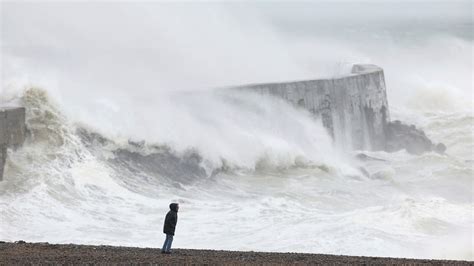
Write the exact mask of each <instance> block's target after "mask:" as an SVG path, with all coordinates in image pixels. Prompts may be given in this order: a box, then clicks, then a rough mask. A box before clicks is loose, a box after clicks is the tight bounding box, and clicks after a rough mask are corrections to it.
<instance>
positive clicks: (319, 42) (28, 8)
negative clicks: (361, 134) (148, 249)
mask: <svg viewBox="0 0 474 266" xmlns="http://www.w3.org/2000/svg"><path fill="white" fill-rule="evenodd" d="M202 5H204V4H201V5H196V6H194V7H187V6H186V8H184V7H185V6H182V5H178V6H173V5H171V4H167V5H164V6H160V5H158V4H156V5H155V4H153V5H150V6H147V5H144V6H143V5H131V6H127V5H126V4H120V5H107V4H98V5H95V4H84V5H68V4H62V5H57V6H55V5H54V4H38V5H33V4H19V5H17V4H13V3H7V4H2V8H3V10H2V22H3V29H5V32H4V34H3V35H2V39H1V41H2V46H3V47H2V48H3V49H2V63H3V64H2V67H3V69H2V73H3V76H2V87H1V89H2V91H0V100H1V101H2V102H10V103H11V102H17V103H20V104H23V105H25V106H26V107H27V110H28V113H27V117H28V121H27V122H28V126H29V128H30V130H31V132H32V135H31V136H30V138H29V139H28V141H27V142H26V143H25V145H24V146H23V147H22V148H21V149H19V150H17V151H9V155H8V160H7V168H6V173H5V180H4V181H3V182H1V183H0V216H1V217H2V219H1V220H0V240H8V241H13V240H18V239H23V240H27V241H49V242H55V243H69V242H73V243H89V244H117V245H132V246H152V247H159V246H160V245H161V243H162V242H161V241H162V240H163V239H162V234H161V227H162V222H163V216H164V214H165V213H166V211H167V206H168V203H169V202H170V201H178V202H180V203H181V208H180V214H179V215H180V217H179V223H178V231H177V236H176V238H175V242H174V246H176V247H183V248H184V247H186V248H210V249H231V250H261V251H295V252H315V253H333V254H350V255H374V256H397V257H419V258H452V259H471V260H472V259H473V253H472V250H473V247H472V239H473V219H472V209H473V207H474V206H473V201H472V195H473V189H474V188H473V164H472V162H473V159H474V158H473V153H472V151H473V149H474V146H473V126H474V116H473V113H472V103H473V102H472V98H471V97H472V83H471V82H472V80H471V77H472V73H473V72H472V54H471V49H472V47H473V42H472V36H471V35H469V32H470V31H469V29H472V21H471V22H468V24H467V29H468V31H466V32H467V33H466V32H465V31H463V29H464V30H466V29H465V27H466V24H465V23H464V20H463V19H465V16H463V15H462V14H464V13H463V12H464V11H463V10H464V9H465V8H461V9H462V10H461V9H459V7H458V6H461V7H463V5H462V3H461V4H459V3H457V4H453V6H452V8H453V10H454V11H452V10H451V11H450V12H444V11H445V10H446V9H442V10H443V12H441V13H440V12H438V11H439V10H438V11H436V12H435V11H433V10H431V11H430V10H429V8H427V9H422V10H423V12H422V13H421V14H422V15H423V16H424V17H425V18H426V19H428V20H429V22H430V23H428V24H423V23H421V22H420V23H421V24H417V23H414V22H413V20H411V17H410V16H411V15H410V14H411V13H410V12H408V13H407V12H402V13H403V16H402V18H401V19H399V21H398V22H400V23H392V22H393V20H394V21H395V22H397V19H396V18H394V17H393V16H391V15H390V16H389V18H390V19H387V20H386V21H385V20H383V22H380V23H373V24H371V23H368V24H364V25H362V24H357V23H359V22H358V21H361V18H360V17H359V16H360V15H357V14H355V13H354V14H352V13H350V12H349V14H352V15H350V16H349V15H348V17H347V18H346V19H347V20H348V21H349V22H350V23H348V24H344V23H342V22H341V23H342V24H341V23H339V22H338V23H339V24H338V23H336V22H337V21H338V20H337V18H339V19H340V18H341V17H340V15H338V14H339V13H338V12H336V11H337V10H338V8H341V7H340V6H339V7H338V8H333V9H331V8H329V11H327V12H328V13H331V12H333V13H331V14H332V15H327V16H324V14H321V16H314V12H316V13H317V12H321V11H315V10H319V9H318V8H317V6H316V8H315V7H314V6H312V5H309V6H303V8H304V9H306V10H311V12H310V14H312V15H311V16H305V15H304V14H302V15H298V16H296V17H295V16H290V18H288V17H286V16H287V15H288V14H290V15H291V12H289V11H285V12H283V11H282V10H287V9H285V6H284V5H283V6H279V5H274V6H272V8H270V9H268V10H270V11H267V12H270V13H265V12H263V13H262V10H267V9H266V8H265V6H264V8H262V7H261V6H260V7H259V6H258V5H257V6H256V7H251V8H249V7H247V6H242V5H234V6H232V7H231V8H229V7H228V6H221V5H217V6H215V5H211V6H207V8H203V7H204V6H202ZM469 5H470V3H468V5H467V6H468V7H469ZM430 6H431V5H430ZM125 7H127V8H128V7H129V9H127V12H122V11H123V10H124V9H123V8H125ZM369 7H371V6H369ZM371 8H372V7H371ZM378 8H380V9H381V11H383V12H381V13H377V14H385V13H387V10H390V12H389V13H390V14H392V13H393V12H392V11H393V8H386V7H383V6H381V7H378ZM397 8H398V7H397ZM369 9H370V8H369ZM375 9H377V8H375ZM52 10H57V11H58V12H53V11H52ZM91 10H92V11H94V12H89V11H91ZM180 10H181V11H180ZM331 10H332V11H331ZM335 10H336V11H335ZM59 11H61V12H59ZM86 11H87V16H84V12H86ZM313 11H314V12H313ZM405 11H406V10H405ZM46 12H47V13H46ZM334 12H335V13H334ZM384 12H385V13H384ZM430 12H431V13H430ZM458 13H462V14H461V15H459V14H458ZM19 14H22V15H21V16H19ZM46 14H48V15H46ZM150 14H154V16H151V15H150ZM371 14H372V13H362V15H367V17H366V19H367V20H371V19H375V20H377V18H376V16H375V17H373V16H372V15H371ZM443 14H447V15H443ZM453 14H454V15H453ZM104 15H105V16H106V17H107V18H108V20H107V21H106V22H103V21H104V20H103V16H104ZM333 15H334V17H335V18H334V19H333V18H332V17H333ZM124 16H125V17H124ZM351 16H352V17H351ZM439 16H441V17H439ZM443 16H444V17H443ZM20 17H21V18H22V19H21V20H19V19H18V18H20ZM84 17H87V18H88V20H87V21H84V19H83V18H84ZM314 17H320V18H324V19H321V21H316V22H315V21H314V20H312V19H314ZM243 18H245V19H243ZM288 19H289V20H288ZM456 19H459V20H460V21H457V20H456ZM362 20H363V19H362ZM268 21H270V23H267V22H268ZM99 22H100V23H99ZM102 22H103V23H102ZM196 23H197V24H196ZM282 23H283V25H282ZM292 23H295V24H292ZM354 23H355V24H354ZM446 23H451V24H446ZM469 23H470V24H469ZM352 24H354V25H357V27H355V28H354V26H351V25H352ZM408 24H409V25H410V27H408V29H407V28H406V27H405V26H406V25H408ZM51 25H63V26H62V28H61V27H56V26H55V27H51ZM304 25H307V26H308V27H307V28H304ZM325 25H333V26H334V27H336V28H337V29H338V31H337V32H335V30H333V31H329V32H328V31H326V30H325ZM377 25H379V26H380V25H381V26H380V27H381V29H380V28H377V27H375V26H377ZM403 25H405V26H403ZM443 25H454V26H456V27H454V26H453V27H451V29H450V31H446V30H445V29H444V28H443V27H444V26H443ZM469 25H470V26H469ZM198 26H199V27H198ZM374 27H375V28H374ZM469 27H471V28H469ZM19 28H21V29H23V30H21V31H19V30H18V29H19ZM308 28H309V29H308ZM137 29H140V30H137ZM197 29H199V30H197ZM302 29H304V30H302ZM458 29H459V32H458V31H456V30H458ZM463 34H464V35H463ZM466 34H467V35H466ZM216 36H218V38H216ZM466 36H467V37H466ZM31 44H34V45H31ZM361 62H362V63H375V64H378V65H380V66H382V67H383V68H384V69H385V74H386V77H387V89H388V94H389V103H390V110H391V116H392V119H401V120H403V121H406V122H409V123H414V124H416V125H417V126H419V127H421V128H422V129H424V130H425V131H426V133H427V135H428V136H429V137H430V138H431V139H433V141H434V142H444V143H445V144H446V145H447V147H448V150H447V155H446V156H444V155H438V154H434V153H428V154H424V155H421V156H414V155H409V154H407V153H406V152H404V151H400V152H397V153H385V152H366V153H367V154H368V155H370V156H372V157H376V158H380V159H383V160H384V161H367V162H357V161H354V160H353V159H351V158H350V156H349V155H348V154H349V153H347V152H345V153H344V152H341V151H338V150H335V149H334V148H333V145H332V141H331V140H330V138H329V136H328V135H327V134H326V132H325V130H324V129H323V128H322V126H321V123H320V121H318V120H313V119H312V118H311V117H310V114H309V113H307V112H306V111H304V110H296V109H294V108H293V107H292V106H290V105H288V104H286V103H284V102H283V101H280V100H277V99H265V98H262V97H260V96H258V95H254V94H252V93H237V92H230V91H226V90H209V87H219V86H224V85H234V84H235V85H239V84H242V83H248V82H267V81H281V80H293V79H309V78H314V77H316V76H318V75H319V76H327V75H338V74H342V73H345V72H347V66H350V65H351V64H352V63H361ZM32 84H34V85H35V86H32ZM36 86H39V87H42V89H38V88H37V87H36ZM25 88H28V90H26V92H25V91H24V89H25ZM129 140H131V141H130V142H129ZM143 140H144V141H145V142H144V143H142V142H141V141H143ZM361 166H362V167H364V168H365V169H366V170H367V172H368V174H369V175H368V176H366V175H364V174H363V173H361V172H360V171H359V170H358V169H359V167H361ZM189 176H192V178H189Z"/></svg>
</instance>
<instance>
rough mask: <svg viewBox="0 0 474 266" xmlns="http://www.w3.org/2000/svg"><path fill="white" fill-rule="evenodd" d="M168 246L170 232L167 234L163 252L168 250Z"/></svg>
mask: <svg viewBox="0 0 474 266" xmlns="http://www.w3.org/2000/svg"><path fill="white" fill-rule="evenodd" d="M167 247H168V234H166V238H165V243H163V247H162V248H161V252H166V248H167Z"/></svg>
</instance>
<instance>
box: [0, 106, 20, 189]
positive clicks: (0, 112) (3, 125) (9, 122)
mask: <svg viewBox="0 0 474 266" xmlns="http://www.w3.org/2000/svg"><path fill="white" fill-rule="evenodd" d="M25 138H26V125H25V108H23V107H0V181H1V180H3V170H4V168H5V161H6V158H7V149H8V148H16V147H18V146H20V145H21V144H23V142H24V141H25Z"/></svg>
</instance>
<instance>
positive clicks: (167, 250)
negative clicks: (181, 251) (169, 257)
mask: <svg viewBox="0 0 474 266" xmlns="http://www.w3.org/2000/svg"><path fill="white" fill-rule="evenodd" d="M167 236H168V245H167V247H166V252H170V250H171V244H172V243H173V236H172V235H167Z"/></svg>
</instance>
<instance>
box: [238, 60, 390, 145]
mask: <svg viewBox="0 0 474 266" xmlns="http://www.w3.org/2000/svg"><path fill="white" fill-rule="evenodd" d="M239 88H241V89H249V90H252V91H257V92H259V93H261V94H264V95H274V96H277V97H281V98H284V99H286V100H288V101H290V102H291V103H293V104H294V105H296V106H300V107H302V108H305V109H307V110H309V111H310V112H311V113H312V114H314V115H315V116H316V117H318V118H321V120H322V123H323V125H324V126H325V127H326V128H327V129H328V131H329V133H330V134H331V135H332V136H333V138H334V139H335V142H336V144H337V145H341V146H343V147H344V148H346V149H356V150H385V148H386V136H387V125H388V123H389V121H390V115H389V109H388V102H387V93H386V88H385V78H384V73H383V70H382V69H381V68H380V67H378V66H375V65H354V66H353V68H352V73H351V74H349V75H347V76H343V77H338V78H330V79H319V80H306V81H295V82H287V83H267V84H256V85H247V86H241V87H239ZM276 115H277V114H276Z"/></svg>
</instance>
